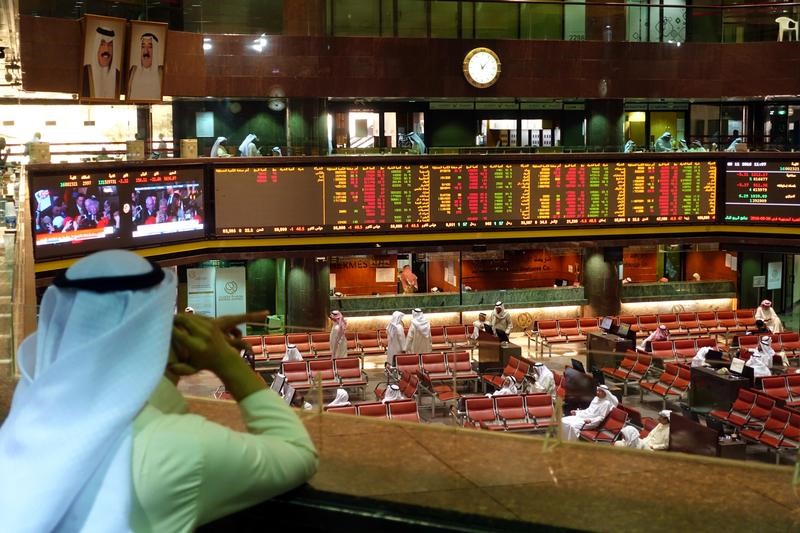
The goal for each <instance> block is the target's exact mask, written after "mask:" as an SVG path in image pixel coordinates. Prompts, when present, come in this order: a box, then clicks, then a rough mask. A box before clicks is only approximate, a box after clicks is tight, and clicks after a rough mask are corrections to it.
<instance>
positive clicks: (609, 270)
mask: <svg viewBox="0 0 800 533" xmlns="http://www.w3.org/2000/svg"><path fill="white" fill-rule="evenodd" d="M605 250H606V249H603V248H595V249H589V250H587V251H586V253H585V254H584V259H583V287H584V294H585V295H586V298H587V299H588V300H589V305H588V307H587V309H586V311H585V312H584V316H606V315H617V314H619V311H620V287H621V284H620V281H619V276H618V275H617V269H616V266H617V264H618V262H616V261H610V260H609V259H613V258H612V257H609V256H610V255H611V254H608V253H605Z"/></svg>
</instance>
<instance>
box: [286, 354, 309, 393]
mask: <svg viewBox="0 0 800 533" xmlns="http://www.w3.org/2000/svg"><path fill="white" fill-rule="evenodd" d="M281 374H283V375H284V376H286V381H287V382H288V383H289V384H291V385H292V387H294V388H295V389H296V390H307V389H309V388H310V387H311V382H310V381H309V378H308V362H306V361H291V362H286V363H281Z"/></svg>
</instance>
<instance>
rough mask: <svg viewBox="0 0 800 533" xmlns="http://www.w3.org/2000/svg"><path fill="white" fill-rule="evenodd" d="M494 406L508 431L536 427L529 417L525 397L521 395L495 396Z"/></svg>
mask: <svg viewBox="0 0 800 533" xmlns="http://www.w3.org/2000/svg"><path fill="white" fill-rule="evenodd" d="M494 408H495V411H496V412H497V417H498V418H499V419H500V421H501V422H502V423H503V426H504V428H505V430H506V431H525V430H532V429H535V428H536V424H534V423H532V422H531V421H530V420H529V419H528V413H527V411H526V409H525V398H524V397H523V396H521V395H518V394H515V395H509V396H495V397H494Z"/></svg>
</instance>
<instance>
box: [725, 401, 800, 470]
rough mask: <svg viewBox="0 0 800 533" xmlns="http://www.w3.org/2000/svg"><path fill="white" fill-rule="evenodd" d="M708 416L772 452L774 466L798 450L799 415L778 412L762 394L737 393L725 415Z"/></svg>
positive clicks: (774, 405) (794, 412) (772, 403)
mask: <svg viewBox="0 0 800 533" xmlns="http://www.w3.org/2000/svg"><path fill="white" fill-rule="evenodd" d="M709 414H710V416H712V417H714V418H716V419H718V420H721V421H722V422H723V423H724V424H726V425H728V426H731V427H733V428H736V429H737V430H738V431H739V434H740V435H741V436H742V437H743V438H744V439H746V440H748V441H750V442H754V443H758V444H763V445H764V446H766V447H767V448H769V449H771V450H773V451H774V452H775V462H776V463H779V462H780V454H781V452H782V451H785V450H797V449H798V448H800V413H798V412H797V411H794V410H790V409H782V408H780V407H778V406H777V405H776V400H775V399H774V398H770V397H769V396H767V395H766V394H760V393H757V392H756V391H752V390H749V389H739V393H738V396H737V397H736V400H734V402H733V404H732V405H731V407H730V409H728V410H727V411H724V410H721V409H718V410H714V411H711V413H709Z"/></svg>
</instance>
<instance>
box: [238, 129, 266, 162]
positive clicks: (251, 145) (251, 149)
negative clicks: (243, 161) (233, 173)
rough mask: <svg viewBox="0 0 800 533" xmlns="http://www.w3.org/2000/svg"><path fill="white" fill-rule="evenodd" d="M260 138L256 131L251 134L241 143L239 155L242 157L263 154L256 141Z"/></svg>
mask: <svg viewBox="0 0 800 533" xmlns="http://www.w3.org/2000/svg"><path fill="white" fill-rule="evenodd" d="M257 140H258V137H256V134H255V133H251V134H249V135H248V136H247V137H245V138H244V141H242V144H240V145H239V155H240V156H242V157H258V156H260V155H261V152H259V150H258V147H257V146H256V143H255V141H257Z"/></svg>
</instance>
